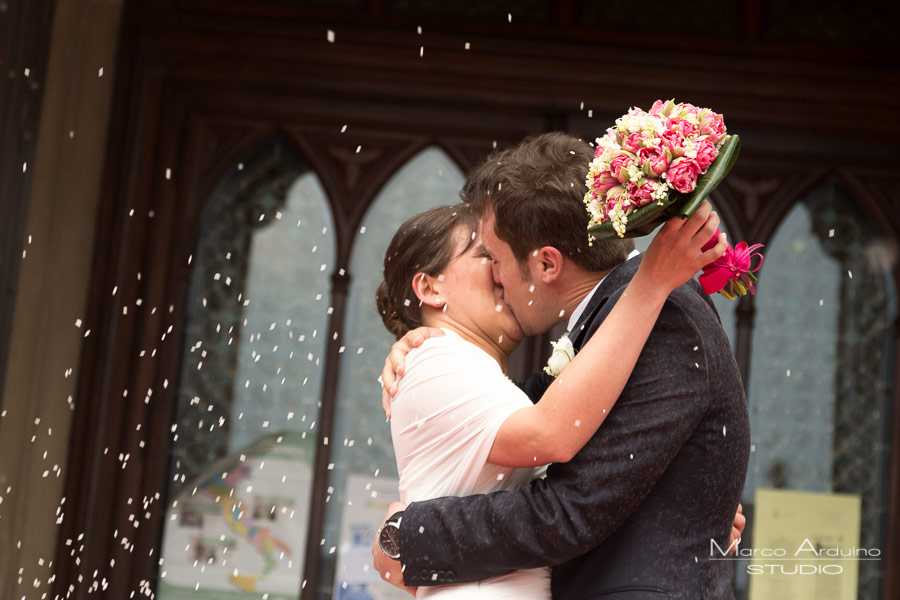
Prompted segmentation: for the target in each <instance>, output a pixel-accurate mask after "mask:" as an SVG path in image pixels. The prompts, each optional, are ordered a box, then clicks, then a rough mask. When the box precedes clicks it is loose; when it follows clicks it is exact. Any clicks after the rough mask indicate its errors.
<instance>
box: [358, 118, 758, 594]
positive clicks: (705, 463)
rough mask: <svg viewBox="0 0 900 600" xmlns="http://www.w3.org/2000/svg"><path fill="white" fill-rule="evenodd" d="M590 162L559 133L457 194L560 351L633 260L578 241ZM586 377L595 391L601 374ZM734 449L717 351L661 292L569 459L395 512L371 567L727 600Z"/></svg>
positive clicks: (594, 323) (599, 316)
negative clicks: (542, 576)
mask: <svg viewBox="0 0 900 600" xmlns="http://www.w3.org/2000/svg"><path fill="white" fill-rule="evenodd" d="M592 158H593V152H592V150H591V148H590V147H589V146H588V145H587V144H585V143H584V142H581V141H579V140H576V139H575V138H572V137H571V136H568V135H564V134H561V133H552V134H546V135H542V136H539V137H536V138H532V139H529V140H526V141H524V142H523V143H521V144H520V145H518V146H516V147H515V148H512V149H509V150H505V151H503V152H500V153H498V154H495V155H493V156H491V157H489V158H488V159H487V160H486V161H485V162H484V163H482V164H481V165H480V166H479V167H477V168H476V169H474V171H473V172H472V173H471V174H470V175H469V177H468V178H467V180H466V184H465V186H464V188H463V192H462V195H463V198H464V199H465V200H466V201H467V202H470V203H472V204H473V205H475V206H476V208H478V209H479V210H480V211H481V214H482V241H483V244H484V246H485V249H486V250H487V251H488V252H489V253H490V255H491V257H492V259H493V261H494V279H495V281H496V282H497V283H498V285H501V286H502V287H503V290H504V300H505V302H506V303H507V305H508V306H509V307H510V309H511V310H512V312H513V313H514V314H515V316H516V318H517V319H518V321H519V323H520V325H521V326H522V329H523V331H524V332H525V333H526V334H529V335H533V334H536V333H540V332H543V331H547V330H548V329H550V328H551V327H553V326H554V325H556V324H557V323H559V322H561V321H564V320H565V321H567V322H568V327H569V332H570V333H569V336H570V338H571V339H572V341H573V343H574V346H575V348H576V350H577V349H579V348H581V346H582V345H583V344H584V343H585V341H586V340H587V339H588V338H589V337H590V336H591V335H592V334H593V332H594V331H596V329H597V328H598V327H599V325H600V323H602V322H603V319H604V318H605V317H606V315H607V314H608V313H609V311H610V310H611V309H612V307H613V305H614V304H615V301H616V300H617V299H618V297H619V296H620V295H621V294H622V292H623V290H624V289H625V287H626V285H627V284H628V282H629V281H630V279H631V278H632V276H633V275H634V273H635V271H636V270H637V267H638V265H639V264H640V257H635V258H631V259H628V255H629V252H630V251H631V250H632V249H633V244H632V243H631V242H630V241H627V240H612V241H595V242H593V244H589V243H588V238H587V233H586V225H587V214H586V211H585V208H584V204H583V202H582V198H583V196H584V193H585V191H586V190H585V186H584V180H585V174H586V172H587V168H588V163H589V162H590V161H591V159H592ZM596 372H597V386H598V387H600V386H602V385H603V372H604V365H596ZM388 379H393V378H388ZM551 382H552V378H551V377H550V376H549V375H546V374H544V373H540V374H538V375H535V376H532V377H531V378H530V379H529V380H528V381H527V382H525V383H524V384H523V387H524V389H525V390H526V392H528V394H529V396H530V397H531V398H532V400H534V401H536V400H538V399H539V398H540V396H541V394H542V393H543V391H544V390H545V389H546V387H547V386H548V385H549V384H550V383H551ZM390 383H391V382H390V381H388V382H387V387H390ZM749 446H750V430H749V420H748V416H747V406H746V400H745V397H744V390H743V386H742V384H741V379H740V375H739V373H738V368H737V365H736V364H735V361H734V357H733V355H732V352H731V346H730V344H729V342H728V339H727V337H726V336H725V332H724V331H723V329H722V325H721V323H720V321H719V318H718V315H717V313H716V311H715V309H714V308H713V305H712V302H710V300H709V298H708V297H707V296H706V295H705V294H704V293H703V291H702V289H701V288H700V286H699V284H697V282H696V281H693V280H692V281H690V282H688V283H687V284H685V285H683V286H681V287H680V288H678V289H677V290H675V291H674V292H672V294H671V295H670V296H669V300H668V301H667V302H666V304H665V306H664V308H663V310H662V312H661V314H660V316H659V319H658V320H657V323H656V325H655V327H654V329H653V332H652V333H651V335H650V338H649V340H648V341H647V344H646V346H645V348H644V350H643V352H642V354H641V356H640V359H639V360H638V363H637V365H636V366H635V369H634V372H633V374H632V376H631V378H630V379H629V381H628V384H627V386H626V387H625V389H624V391H623V392H622V395H621V396H620V397H619V400H618V402H617V404H616V406H615V408H614V409H613V410H612V411H611V413H610V415H609V416H608V417H607V419H606V421H605V422H604V424H603V426H602V427H600V429H599V430H598V431H597V433H596V434H595V435H594V437H593V438H592V439H591V440H590V441H589V442H588V443H587V445H585V447H584V448H583V449H582V450H581V451H580V452H579V453H578V454H577V455H576V456H575V457H574V458H573V459H572V460H571V461H569V462H567V463H560V464H553V465H551V466H550V468H549V470H548V472H547V477H546V479H538V480H535V481H533V482H531V484H530V485H527V486H520V487H519V488H516V489H515V490H511V491H504V492H495V493H493V494H487V495H477V496H468V497H461V498H455V497H453V498H441V499H437V500H430V501H426V502H416V503H413V504H411V505H409V506H408V507H406V509H405V511H404V512H403V513H402V516H401V517H400V518H398V517H397V516H396V515H395V516H393V517H392V518H390V519H388V523H387V524H386V525H385V526H384V527H383V529H384V534H385V535H382V536H381V539H382V540H383V542H384V543H382V544H381V548H380V549H379V548H376V549H374V550H373V553H374V554H375V559H376V567H377V568H378V569H379V571H380V572H381V573H382V576H383V577H385V578H388V576H387V573H388V572H392V573H393V577H390V578H389V579H388V581H390V582H391V583H394V584H398V585H399V584H402V583H405V584H406V585H407V586H428V585H439V584H446V583H450V582H453V581H456V582H461V581H476V580H480V579H484V578H487V577H492V576H497V575H501V574H504V573H508V572H510V571H513V570H518V569H526V568H534V567H540V566H547V565H552V566H553V576H552V577H553V580H552V589H553V597H554V598H556V599H560V600H562V599H569V598H572V599H575V598H595V597H602V598H604V599H607V598H609V599H610V600H613V599H615V600H638V599H641V600H643V599H647V600H650V599H662V598H666V599H668V600H675V599H678V600H698V599H718V598H732V597H733V593H732V590H731V579H732V563H731V562H730V561H727V560H715V559H716V558H721V554H720V553H719V552H716V553H715V554H713V552H712V549H713V547H714V546H713V542H714V543H715V544H717V545H718V547H719V548H725V547H726V546H728V544H729V534H730V532H731V531H732V522H733V520H734V518H735V509H736V508H737V506H738V501H739V499H740V495H741V491H742V489H743V486H744V477H745V475H746V469H747V461H748V457H749ZM398 521H399V523H398ZM378 545H379V542H378V540H376V546H378ZM380 550H384V552H381V551H380ZM397 554H399V562H398V561H394V560H391V559H389V558H388V555H394V556H396V555H397ZM400 565H402V570H403V573H402V575H400V568H401V567H400ZM401 577H402V580H403V581H400V579H401Z"/></svg>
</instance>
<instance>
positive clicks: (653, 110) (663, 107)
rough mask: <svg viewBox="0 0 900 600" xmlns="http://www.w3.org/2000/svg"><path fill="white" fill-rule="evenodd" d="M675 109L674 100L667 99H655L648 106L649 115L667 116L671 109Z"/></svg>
mask: <svg viewBox="0 0 900 600" xmlns="http://www.w3.org/2000/svg"><path fill="white" fill-rule="evenodd" d="M674 109H675V101H674V100H668V101H666V102H663V101H662V100H657V101H656V102H654V103H653V106H651V107H650V114H651V115H661V116H663V117H668V116H669V115H671V114H672V110H674Z"/></svg>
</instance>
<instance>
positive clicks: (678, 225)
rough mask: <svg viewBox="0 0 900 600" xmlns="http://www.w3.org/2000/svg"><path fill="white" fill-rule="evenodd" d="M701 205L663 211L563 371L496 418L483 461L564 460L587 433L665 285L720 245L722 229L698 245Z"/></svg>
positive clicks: (614, 391) (715, 254) (616, 386)
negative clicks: (613, 298) (668, 215)
mask: <svg viewBox="0 0 900 600" xmlns="http://www.w3.org/2000/svg"><path fill="white" fill-rule="evenodd" d="M706 206H708V205H706ZM706 206H705V207H704V208H705V210H700V209H698V211H697V212H696V213H695V214H694V217H693V218H691V219H689V220H686V221H682V220H681V219H671V220H669V221H668V222H667V223H666V224H665V225H664V226H663V227H662V229H660V231H659V233H657V235H656V238H655V239H654V240H653V243H652V244H651V245H650V248H649V249H648V250H647V252H646V254H645V255H644V258H643V259H642V262H641V266H640V268H639V269H638V271H637V273H636V274H635V276H634V277H633V278H632V280H631V282H630V283H629V284H628V287H626V289H625V291H624V293H623V294H622V297H621V298H620V299H619V301H618V302H617V303H616V305H615V307H614V308H613V309H612V311H611V312H610V314H609V316H608V317H607V318H606V319H605V320H604V321H603V323H602V324H601V325H600V328H599V329H598V330H597V332H596V333H595V334H594V335H593V336H591V339H590V340H589V341H588V343H587V344H586V345H585V346H584V347H583V348H582V349H581V350H580V351H579V352H578V353H577V354H576V356H575V358H574V359H573V360H572V362H571V363H570V364H569V365H568V366H567V367H566V369H565V372H564V373H562V374H560V375H559V377H557V378H556V380H555V381H554V382H553V383H552V384H551V385H550V387H549V388H548V389H547V391H546V392H544V395H543V396H542V397H541V400H540V402H538V403H537V404H535V405H534V406H529V407H527V408H523V409H521V410H518V411H516V412H515V413H513V414H512V415H510V416H509V417H508V418H507V419H506V420H505V421H504V422H503V425H502V426H501V427H500V430H499V431H498V433H497V436H496V438H495V439H494V444H493V446H492V447H491V452H490V455H489V456H488V462H490V463H493V464H496V465H504V466H511V467H530V466H535V465H542V464H547V463H551V462H567V461H569V460H570V459H571V458H572V457H573V456H574V455H575V454H576V453H577V452H578V451H579V450H581V448H582V446H584V444H586V443H587V441H588V440H589V439H590V438H591V437H592V436H593V435H594V433H595V432H596V430H597V428H598V427H600V425H601V424H602V423H603V420H604V419H605V418H606V415H607V414H609V411H610V409H612V407H613V405H614V404H615V402H616V399H617V398H618V397H619V394H621V392H622V389H623V388H624V387H625V383H626V382H627V381H628V378H629V377H630V376H631V371H632V370H633V369H634V365H635V363H636V362H637V359H638V356H640V353H641V350H643V347H644V343H645V342H646V341H647V338H648V337H649V335H650V332H651V330H652V329H653V326H654V324H655V323H656V319H657V317H658V316H659V312H660V310H662V307H663V304H664V303H665V301H666V298H667V297H668V295H669V293H670V292H671V291H672V290H674V289H675V288H677V287H678V286H680V285H682V284H683V283H685V282H686V281H688V280H689V279H690V278H691V277H692V276H693V274H694V273H696V272H697V271H698V270H700V269H701V268H702V267H703V266H705V265H707V264H709V263H711V262H713V261H714V260H715V259H717V258H719V257H720V256H722V254H723V253H724V251H725V239H724V236H722V237H721V238H720V240H719V243H718V244H717V245H716V246H715V247H714V248H712V249H710V250H708V251H706V252H702V251H701V250H700V248H701V247H702V246H703V245H704V244H705V243H706V242H707V241H709V239H710V238H711V237H712V236H713V235H714V233H715V231H716V228H717V226H718V221H719V220H718V217H717V216H716V215H715V214H712V215H710V214H709V209H708V208H706ZM707 217H709V218H708V220H707Z"/></svg>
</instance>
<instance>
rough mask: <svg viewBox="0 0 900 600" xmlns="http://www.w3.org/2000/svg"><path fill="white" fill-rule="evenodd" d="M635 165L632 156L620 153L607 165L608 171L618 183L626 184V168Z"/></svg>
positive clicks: (627, 179)
mask: <svg viewBox="0 0 900 600" xmlns="http://www.w3.org/2000/svg"><path fill="white" fill-rule="evenodd" d="M634 163H635V157H634V155H633V154H629V153H627V152H622V153H620V154H618V155H616V157H615V158H614V159H612V161H611V162H610V163H609V171H610V173H612V176H613V177H615V178H616V179H617V180H618V181H619V182H620V183H628V181H629V178H628V167H630V166H631V165H633V164H634Z"/></svg>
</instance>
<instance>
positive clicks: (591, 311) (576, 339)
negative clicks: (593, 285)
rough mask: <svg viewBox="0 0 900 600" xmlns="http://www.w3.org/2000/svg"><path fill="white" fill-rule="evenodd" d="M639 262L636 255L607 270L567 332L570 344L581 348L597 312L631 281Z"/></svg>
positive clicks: (639, 259) (639, 258)
mask: <svg viewBox="0 0 900 600" xmlns="http://www.w3.org/2000/svg"><path fill="white" fill-rule="evenodd" d="M640 264H641V257H640V256H636V257H634V258H631V259H629V260H627V261H625V262H624V263H621V264H620V265H618V266H617V267H615V268H614V269H613V270H612V271H610V272H609V275H607V276H606V279H604V280H603V283H601V284H600V286H599V287H598V288H597V290H596V291H595V292H594V295H593V297H592V298H591V299H590V300H589V301H588V305H587V306H586V307H585V309H584V312H583V313H582V314H581V318H579V319H578V322H577V323H576V324H575V327H573V328H572V331H570V332H569V337H570V338H571V339H572V345H573V346H574V347H575V348H576V349H581V347H582V346H583V345H584V343H585V341H586V340H585V335H586V332H587V330H588V329H590V325H591V323H592V322H593V321H594V319H595V318H596V317H597V313H599V312H600V311H601V309H602V308H603V307H604V306H605V305H606V302H607V300H609V298H610V296H612V295H613V294H615V293H616V292H617V291H618V290H619V289H620V288H621V287H623V286H625V285H627V284H628V282H629V281H631V278H632V277H633V276H634V273H635V271H637V268H638V266H639V265H640Z"/></svg>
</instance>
